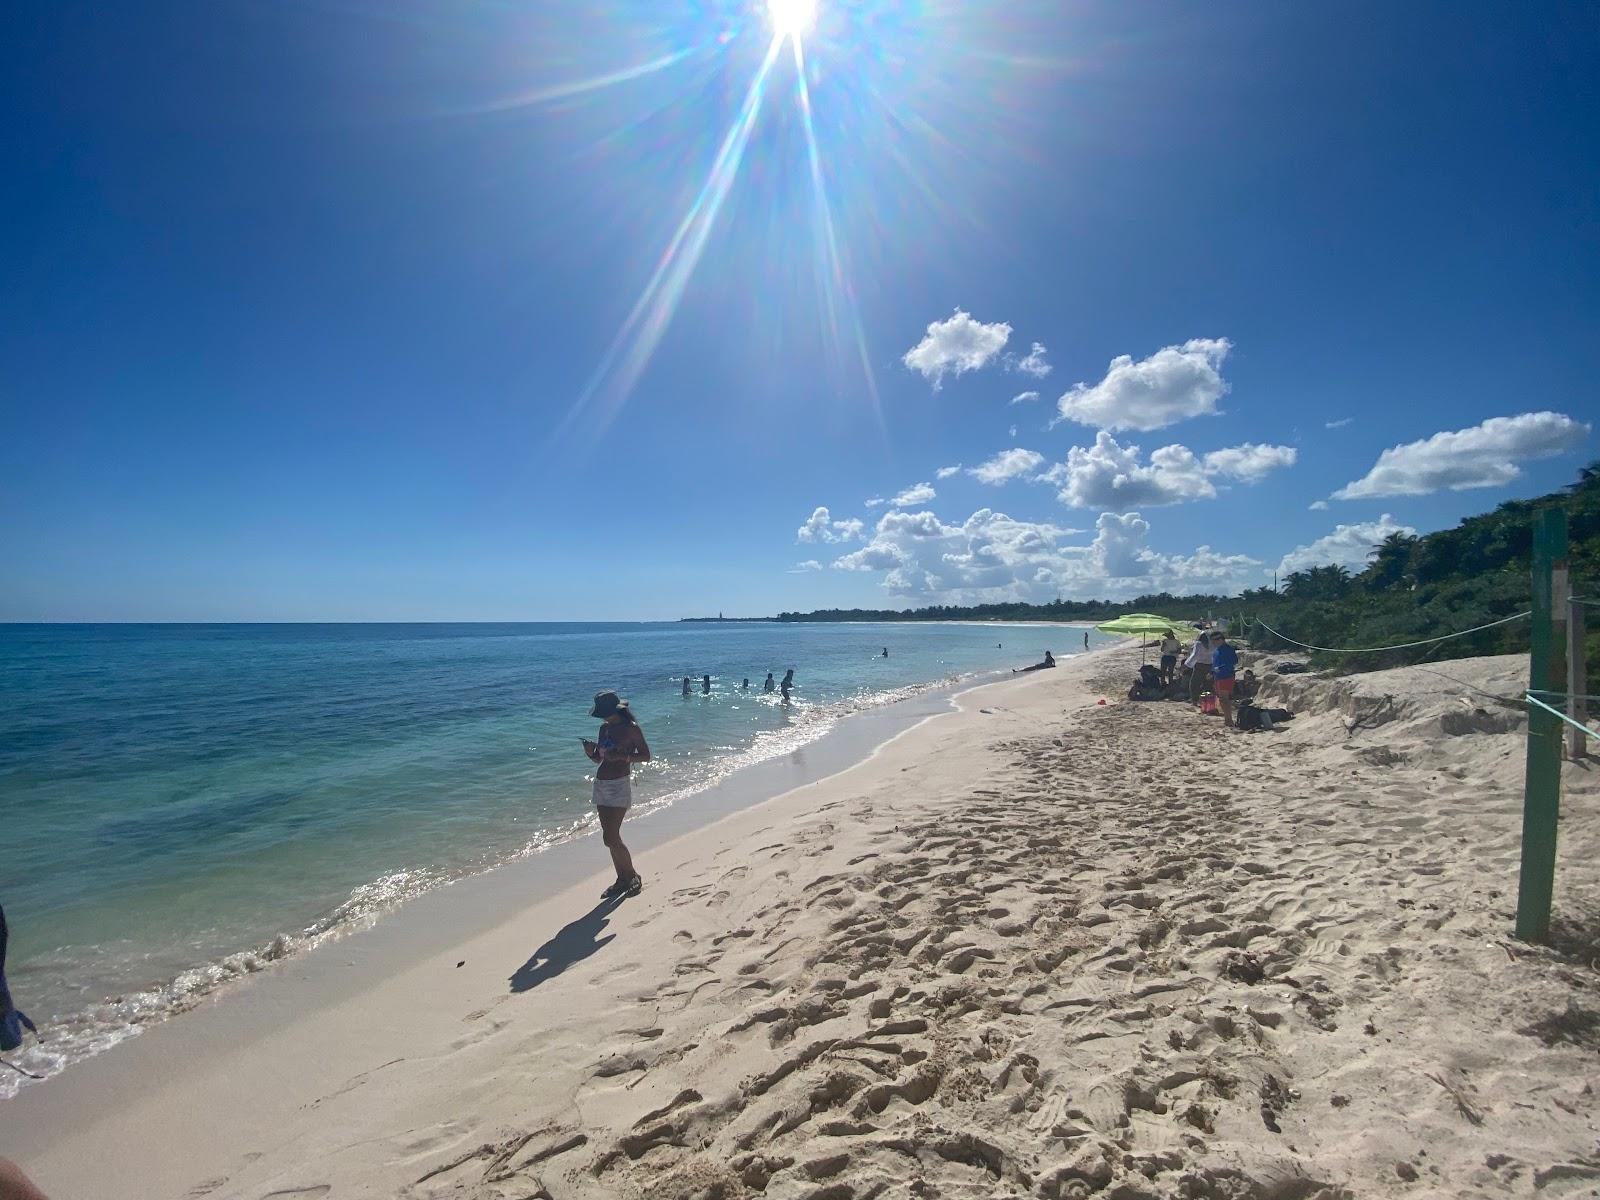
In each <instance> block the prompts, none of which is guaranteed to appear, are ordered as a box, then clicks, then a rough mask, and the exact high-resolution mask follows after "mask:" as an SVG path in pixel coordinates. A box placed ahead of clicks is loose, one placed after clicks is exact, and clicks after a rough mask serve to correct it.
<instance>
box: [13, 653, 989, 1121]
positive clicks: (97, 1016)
mask: <svg viewBox="0 0 1600 1200" xmlns="http://www.w3.org/2000/svg"><path fill="white" fill-rule="evenodd" d="M977 678H979V676H976V675H967V676H960V675H956V674H952V675H949V676H947V677H946V678H943V679H938V680H932V681H929V682H925V683H919V684H912V685H908V686H904V687H898V688H891V689H884V690H879V691H871V690H866V689H863V690H861V691H860V692H858V693H856V694H854V695H851V696H848V697H845V698H844V699H841V700H836V701H833V702H831V703H827V704H812V703H809V702H807V701H804V700H799V699H796V700H795V701H793V702H792V703H791V705H790V707H789V712H790V721H789V723H788V724H786V725H785V726H783V727H781V728H778V729H770V730H761V731H759V732H757V733H756V734H755V736H754V738H753V740H752V741H751V743H750V744H749V745H747V746H721V747H712V748H711V749H712V751H713V756H712V757H711V758H710V759H709V760H706V761H704V762H701V763H700V764H698V765H695V766H693V767H691V768H689V774H690V776H691V778H690V779H689V780H688V781H687V782H685V783H684V784H682V785H681V786H678V787H675V788H672V789H670V790H668V791H665V792H663V793H661V794H659V795H650V794H649V787H650V783H651V782H652V781H651V780H650V779H649V778H648V776H647V778H646V779H645V780H641V783H642V785H643V786H641V787H640V788H639V790H640V791H641V792H644V793H645V795H644V798H643V799H642V800H641V801H640V802H639V803H638V804H637V806H636V813H637V814H641V815H642V814H648V813H651V812H657V811H660V810H662V809H665V808H668V807H670V806H671V805H673V804H676V803H679V802H681V801H683V800H685V799H687V798H689V797H690V796H694V795H697V794H699V793H702V792H704V791H706V790H708V789H710V788H712V787H714V786H716V785H717V784H719V783H721V782H723V781H725V780H726V779H727V778H728V777H729V776H731V775H733V774H734V773H735V772H737V771H739V770H741V769H744V768H746V767H751V766H755V765H757V764H759V763H762V762H767V761H769V760H771V759H775V758H779V757H782V756H784V755H787V754H792V753H794V752H795V751H796V750H799V749H801V748H802V747H804V746H808V745H810V744H812V743H814V742H816V741H818V740H819V739H821V738H822V737H824V736H826V735H827V734H828V733H829V732H830V731H831V730H833V729H834V728H835V727H837V725H838V724H839V722H840V721H841V720H843V719H845V718H846V717H848V716H850V715H852V714H855V713H860V712H865V711H868V710H872V709H879V708H883V707H885V706H887V705H890V704H895V703H897V702H900V701H903V700H908V699H911V698H913V697H916V696H920V695H925V694H927V693H929V692H932V691H937V690H939V689H942V688H948V687H951V686H952V685H956V684H960V683H963V682H970V681H972V680H974V679H977ZM745 698H747V699H748V701H750V702H752V703H757V704H769V703H771V704H776V703H777V700H776V698H775V697H770V696H767V695H764V694H761V693H757V692H751V693H749V694H748V696H747V697H745ZM595 828H597V825H596V822H595V819H594V817H593V815H592V813H586V815H585V816H584V817H582V818H579V819H575V820H573V821H570V822H567V823H564V824H561V825H559V826H557V827H555V828H550V829H545V830H541V831H540V832H539V833H538V834H537V835H535V836H534V837H532V838H530V839H529V840H528V841H527V842H526V843H525V844H524V845H522V846H521V847H520V848H517V849H515V850H513V851H511V852H509V853H500V854H492V853H486V854H485V855H484V856H483V858H482V859H481V861H479V862H477V863H475V864H473V865H470V866H467V867H461V868H457V869H454V870H445V869H442V868H436V867H421V868H416V869H411V870H404V871H395V872H391V873H389V874H386V875H384V876H382V877H380V878H378V879H374V880H372V881H371V882H369V883H365V884H362V885H361V886H360V887H358V888H355V889H354V890H353V891H352V892H351V894H350V895H349V897H348V898H347V899H345V900H344V901H343V902H342V903H340V904H339V905H338V906H337V907H335V908H333V909H332V910H331V911H329V912H327V913H326V914H324V915H322V916H321V917H319V918H317V919H316V920H315V921H313V922H312V923H310V924H309V925H307V926H306V927H304V928H302V929H298V930H294V931H288V932H283V933H279V934H277V935H276V936H275V937H272V938H271V939H269V940H267V941H266V942H264V943H262V944H260V945H257V946H254V947H251V948H248V949H245V950H240V951H237V952H234V953H231V954H227V955H224V956H222V957H220V958H216V959H213V960H211V961H209V962H205V963H201V964H199V965H197V966H194V967H191V968H189V969H187V970H184V971H181V972H179V973H178V974H177V975H176V976H174V977H173V978H171V979H169V980H167V981H165V982H163V983H160V984H157V985H155V986H152V987H148V988H145V989H142V990H138V991H131V992H128V993H126V994H124V995H120V996H114V997H108V998H106V999H104V1000H102V1001H100V1002H99V1003H96V1004H92V1005H89V1006H88V1007H86V1008H83V1009H81V1010H79V1011H76V1012H73V1013H70V1014H69V1015H67V1016H65V1017H62V1018H60V1019H57V1020H54V1021H52V1022H51V1023H50V1024H49V1026H48V1027H46V1028H44V1029H43V1033H44V1035H45V1036H44V1039H43V1040H41V1041H38V1042H33V1041H31V1040H30V1042H29V1044H28V1045H27V1046H26V1048H25V1049H23V1050H21V1051H19V1052H18V1053H16V1054H14V1055H12V1056H11V1057H10V1058H9V1059H7V1060H5V1061H6V1062H8V1063H10V1064H12V1065H13V1066H14V1067H15V1068H17V1069H15V1070H0V1099H5V1098H9V1097H10V1096H13V1095H15V1094H16V1093H17V1091H18V1090H20V1089H21V1088H22V1087H24V1086H26V1085H27V1084H29V1083H30V1082H32V1080H30V1079H29V1078H28V1077H27V1076H26V1075H24V1074H22V1072H28V1073H30V1074H32V1075H37V1076H41V1077H44V1078H48V1077H50V1076H51V1075H55V1074H57V1073H59V1072H60V1071H62V1070H65V1069H66V1068H67V1067H69V1066H71V1065H72V1064H73V1063H76V1062H81V1061H83V1060H84V1059H86V1058H89V1057H90V1056H92V1055H95V1054H99V1053H101V1052H102V1051H105V1050H108V1049H110V1048H111V1047H112V1046H115V1045H116V1044H117V1043H119V1042H122V1041H126V1040H127V1039H128V1038H130V1037H134V1036H135V1035H137V1034H139V1033H141V1032H142V1031H144V1030H145V1029H147V1028H149V1027H150V1026H152V1025H154V1024H156V1023H158V1022H160V1021H163V1020H166V1019H168V1018H170V1017H173V1016H175V1015H177V1014H180V1013H183V1012H185V1011H187V1010H189V1009H192V1008H194V1007H195V1006H196V1005H198V1004H200V1003H201V1002H202V1001H203V1000H205V999H207V998H208V997H211V996H213V995H214V994H216V993H217V992H218V991H219V990H221V989H225V988H227V987H228V986H229V985H230V984H233V983H236V982H238V981H239V980H241V979H244V978H246V977H248V976H250V975H253V974H255V973H257V972H259V971H263V970H266V969H268V968H269V967H272V966H274V965H276V964H278V963H281V962H283V961H284V960H286V959H289V958H292V957H294V956H296V955H299V954H303V953H305V952H306V951H308V950H311V949H312V948H314V947H316V946H319V945H321V944H323V943H324V942H327V941H329V940H331V939H333V938H337V937H339V936H342V935H344V934H346V933H350V932H353V931H356V930H360V929H367V928H370V927H371V926H372V925H374V924H375V923H376V922H377V921H379V920H380V919H381V918H382V917H384V916H385V915H388V914H390V913H392V912H393V911H394V910H395V909H396V908H397V907H399V906H400V905H401V904H403V903H404V902H406V901H408V900H411V899H414V898H416V897H417V896H420V895H422V894H423V893H425V892H428V891H431V890H433V889H434V888H437V887H440V886H444V885H447V884H450V883H453V882H455V881H457V880H459V879H463V878H466V877H468V876H471V875H476V874H480V873H482V872H483V871H486V870H492V869H493V868H495V867H497V866H501V865H503V864H504V863H506V862H509V861H512V860H514V859H519V858H526V857H528V856H530V855H534V854H539V853H542V852H543V851H546V850H548V849H550V848H552V847H554V846H558V845H563V844H566V843H568V842H571V841H573V840H574V839H576V838H579V837H582V836H584V835H585V834H587V833H589V832H591V831H593V830H594V829H595Z"/></svg>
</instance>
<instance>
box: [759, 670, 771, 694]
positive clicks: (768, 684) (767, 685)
mask: <svg viewBox="0 0 1600 1200" xmlns="http://www.w3.org/2000/svg"><path fill="white" fill-rule="evenodd" d="M772 686H773V685H772V672H771V671H768V672H767V681H766V682H765V683H764V684H762V685H761V690H762V691H763V692H770V691H772Z"/></svg>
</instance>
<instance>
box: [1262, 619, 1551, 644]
mask: <svg viewBox="0 0 1600 1200" xmlns="http://www.w3.org/2000/svg"><path fill="white" fill-rule="evenodd" d="M1532 615H1533V610H1532V609H1529V610H1528V611H1527V612H1519V613H1514V614H1513V615H1511V616H1509V617H1501V618H1500V619H1499V620H1498V621H1490V622H1489V623H1488V624H1486V625H1474V626H1473V627H1472V628H1471V629H1463V630H1460V631H1459V632H1456V633H1441V634H1440V635H1439V636H1438V637H1431V638H1423V639H1422V640H1421V641H1417V642H1401V643H1399V644H1398V645H1394V646H1313V645H1311V643H1309V642H1300V641H1296V640H1295V639H1294V638H1292V637H1289V636H1288V635H1287V634H1282V633H1279V632H1278V631H1277V630H1276V629H1274V628H1273V627H1272V626H1271V625H1268V624H1267V623H1266V622H1265V621H1263V620H1261V619H1260V618H1259V617H1252V618H1251V620H1252V621H1254V622H1255V624H1257V625H1259V626H1261V628H1263V629H1265V630H1266V631H1267V632H1268V633H1270V634H1271V635H1272V636H1273V637H1276V638H1282V639H1283V640H1284V641H1286V642H1288V643H1289V644H1290V645H1292V646H1299V647H1300V648H1301V649H1302V650H1320V651H1322V652H1323V653H1324V654H1378V653H1381V652H1382V651H1385V650H1410V649H1412V648H1413V647H1415V646H1432V645H1434V644H1435V643H1436V642H1448V641H1449V640H1450V639H1451V638H1458V637H1466V636H1467V635H1468V634H1472V633H1482V632H1483V631H1484V630H1485V629H1493V628H1495V627H1496V626H1498V625H1509V624H1510V623H1511V622H1512V621H1520V620H1522V619H1523V618H1524V617H1531V616H1532Z"/></svg>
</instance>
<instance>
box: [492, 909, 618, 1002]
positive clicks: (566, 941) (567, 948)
mask: <svg viewBox="0 0 1600 1200" xmlns="http://www.w3.org/2000/svg"><path fill="white" fill-rule="evenodd" d="M621 903H622V897H620V896H617V897H614V898H612V899H610V900H602V901H600V903H599V904H597V905H595V906H594V907H593V908H592V909H590V910H589V911H588V912H586V913H584V914H583V916H581V917H579V918H578V919H577V920H576V921H572V922H570V923H568V924H567V925H565V926H563V927H562V929H561V932H560V933H558V934H556V935H555V937H553V938H551V939H550V940H549V941H548V942H546V943H545V944H544V945H542V946H540V947H539V948H538V949H537V950H535V951H534V952H533V956H532V957H531V958H529V959H528V961H527V962H525V963H523V964H522V965H521V966H520V967H518V968H517V972H516V974H515V975H513V976H512V977H511V990H512V991H513V992H529V991H532V990H533V989H534V988H536V987H538V986H539V985H540V984H541V983H545V982H547V981H548V980H551V979H554V978H555V977H556V976H557V975H559V974H561V972H563V971H565V970H566V969H567V968H568V967H570V966H572V965H573V964H574V963H580V962H582V961H583V960H584V959H586V958H588V957H589V956H590V955H591V954H593V953H595V952H596V951H597V950H599V949H601V948H602V947H603V946H605V944H606V943H607V942H610V941H612V940H613V939H614V938H615V937H616V936H617V935H616V934H614V933H608V934H606V936H605V937H601V936H600V931H601V930H602V929H604V928H605V927H606V926H607V925H608V924H610V918H611V914H612V913H613V912H614V911H615V910H616V908H617V906H618V905H619V904H621Z"/></svg>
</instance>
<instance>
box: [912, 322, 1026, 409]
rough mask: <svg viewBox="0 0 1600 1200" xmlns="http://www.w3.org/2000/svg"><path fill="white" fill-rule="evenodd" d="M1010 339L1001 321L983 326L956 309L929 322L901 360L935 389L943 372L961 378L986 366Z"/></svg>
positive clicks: (940, 380)
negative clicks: (948, 314) (944, 316)
mask: <svg viewBox="0 0 1600 1200" xmlns="http://www.w3.org/2000/svg"><path fill="white" fill-rule="evenodd" d="M1010 337H1011V326H1009V325H1007V324H1006V323H1005V322H1004V321H996V322H995V323H994V324H992V325H985V324H984V323H983V322H982V321H974V320H973V319H972V316H971V315H970V314H969V313H966V312H964V311H963V310H961V309H959V308H958V309H956V311H955V314H954V315H953V316H951V317H949V318H947V319H946V320H943V321H931V322H929V323H928V330H927V333H926V334H924V335H923V338H922V340H921V341H920V342H918V343H917V344H916V345H915V346H913V347H911V349H909V350H907V351H906V352H905V356H904V357H903V358H902V359H901V361H902V362H904V363H905V364H906V366H908V367H910V368H911V369H912V370H913V371H916V372H918V373H919V374H920V375H921V376H922V377H923V378H924V379H926V380H927V381H928V382H929V383H931V384H933V386H934V388H935V389H937V388H938V387H939V386H940V385H941V384H942V383H943V382H944V377H945V375H946V374H947V373H951V372H953V373H954V374H956V375H961V374H964V373H965V372H967V371H976V370H979V369H981V368H982V367H985V366H987V365H988V363H989V361H990V360H991V359H992V358H994V356H995V355H997V354H999V353H1000V351H1001V350H1003V349H1004V348H1005V344H1006V342H1007V340H1008V339H1009V338H1010Z"/></svg>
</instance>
